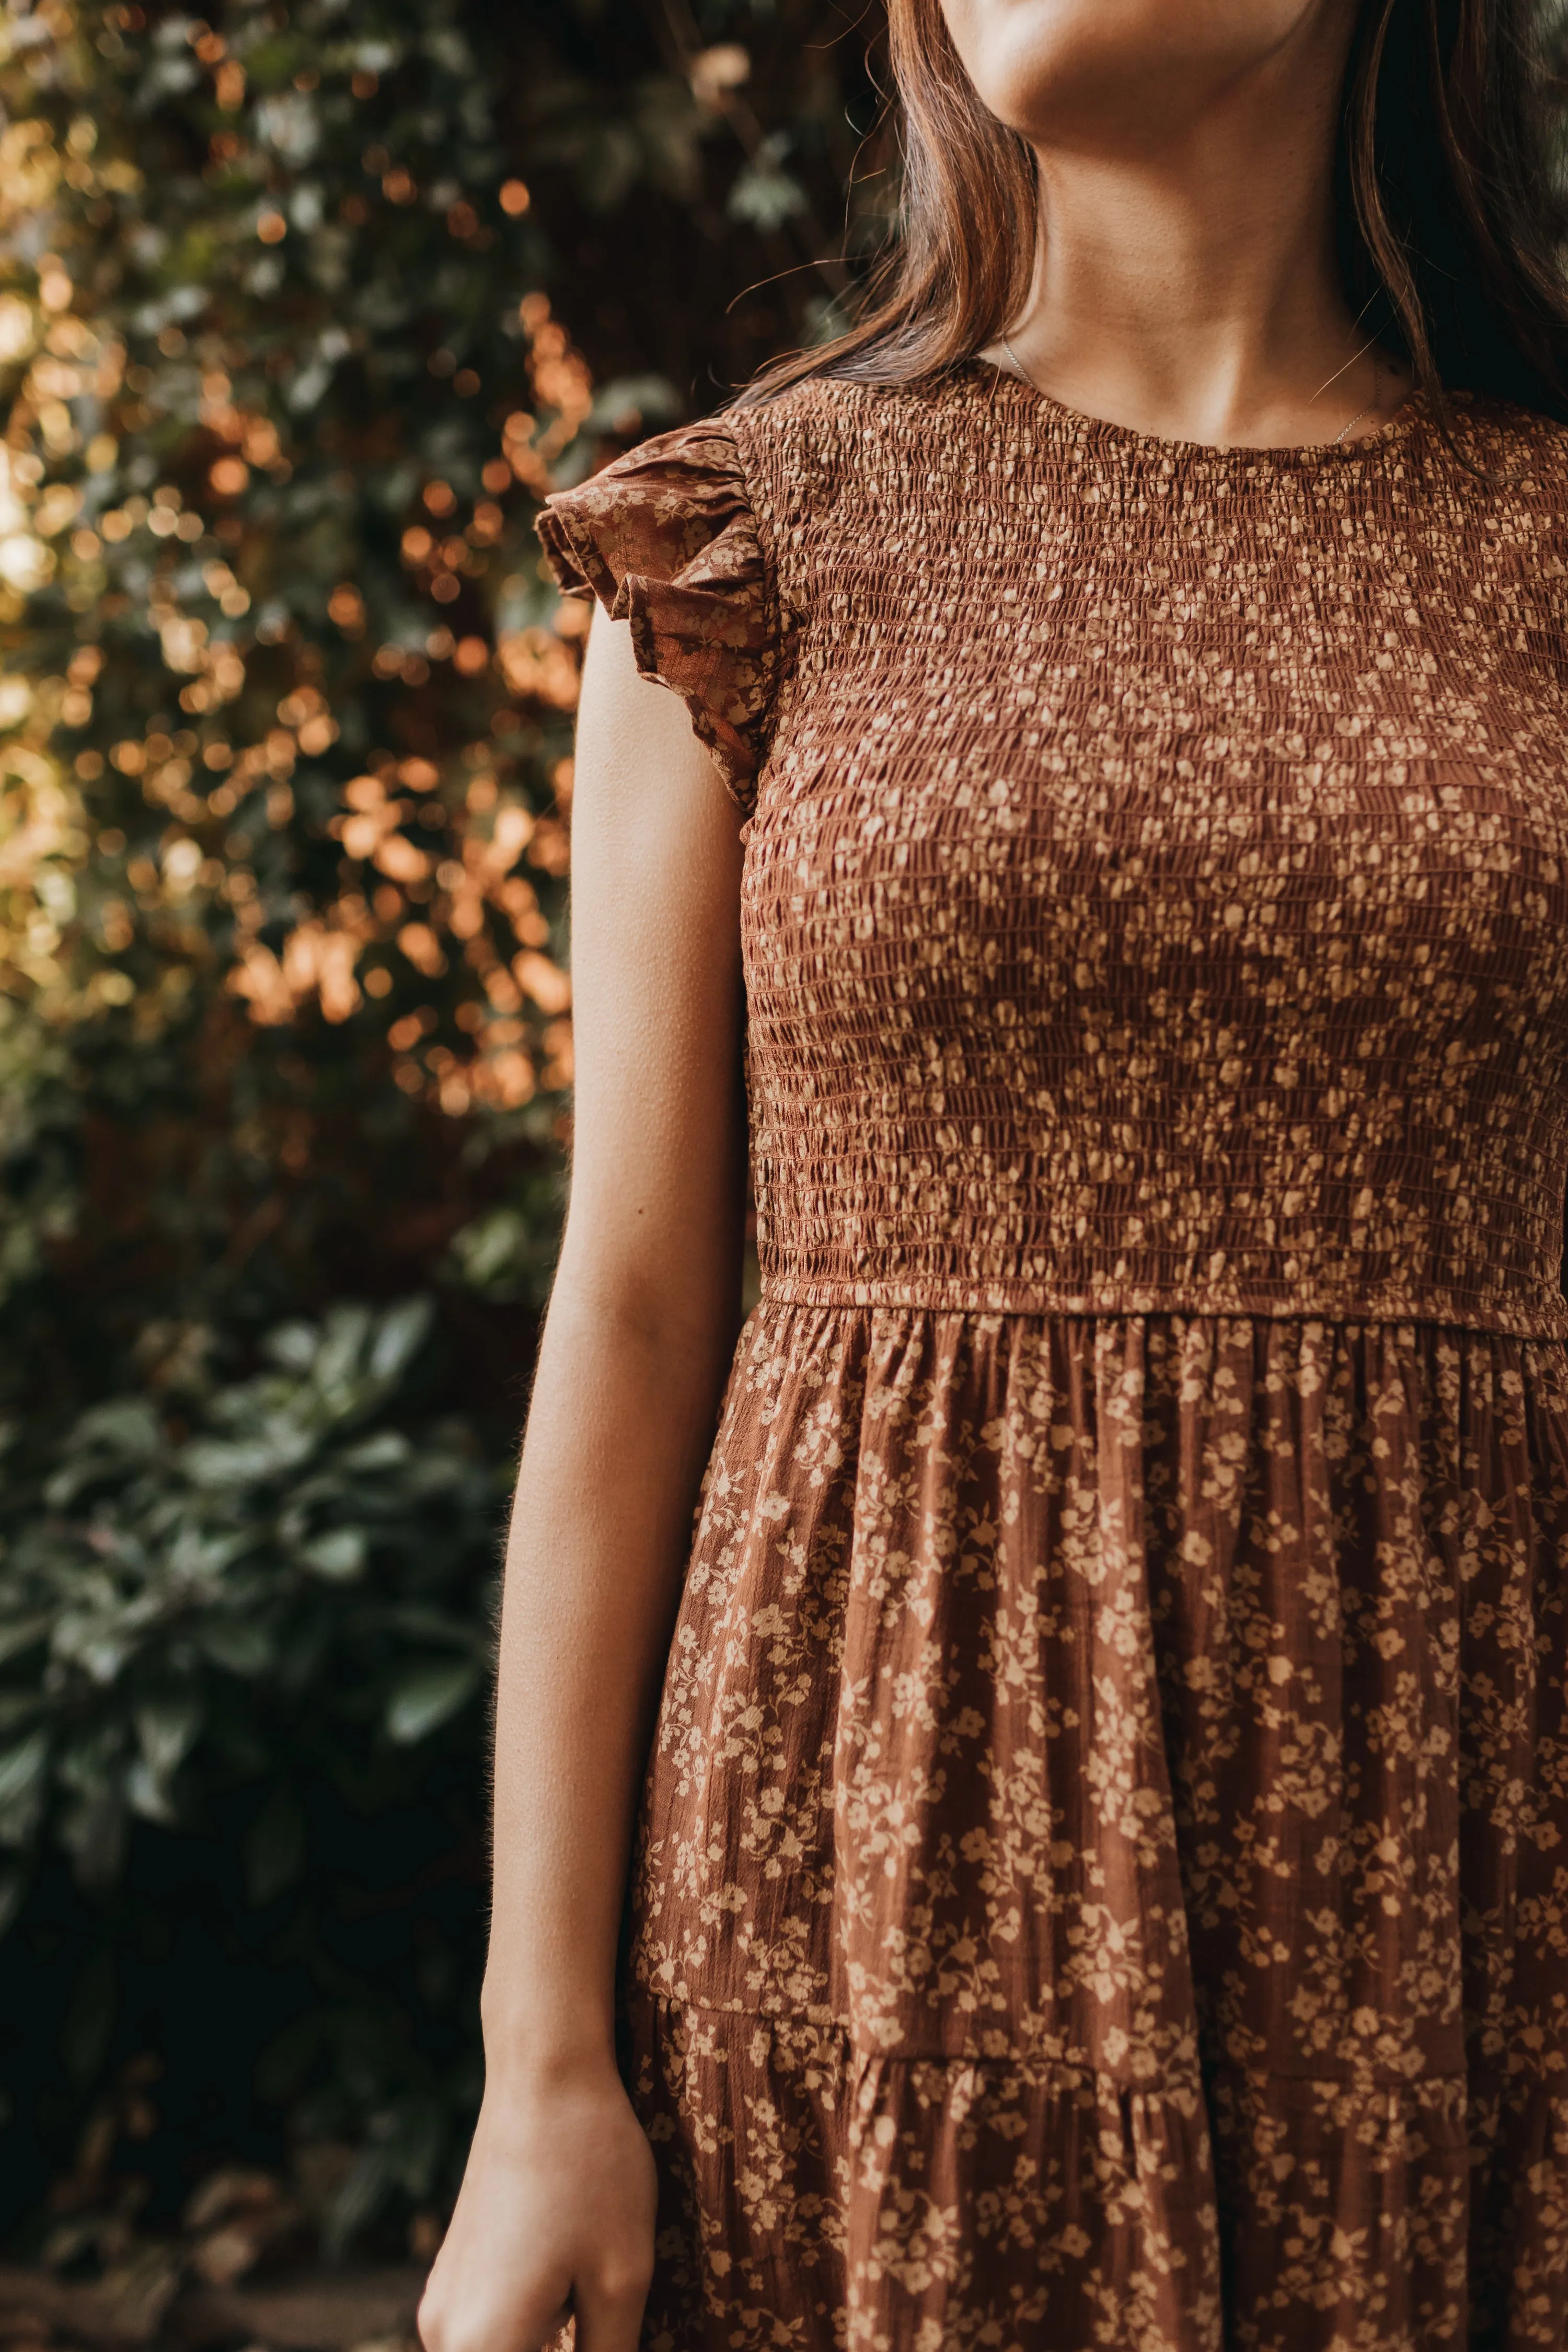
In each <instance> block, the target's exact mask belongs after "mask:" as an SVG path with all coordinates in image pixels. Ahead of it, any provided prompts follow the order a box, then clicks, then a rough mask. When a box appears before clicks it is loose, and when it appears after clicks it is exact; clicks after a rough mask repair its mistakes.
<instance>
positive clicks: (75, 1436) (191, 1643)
mask: <svg viewBox="0 0 1568 2352" xmlns="http://www.w3.org/2000/svg"><path fill="white" fill-rule="evenodd" d="M428 1321H429V1311H428V1308H427V1307H426V1305H425V1304H424V1303H423V1302H414V1303H410V1304H405V1305H403V1306H401V1307H394V1308H391V1309H388V1310H386V1311H385V1312H384V1313H382V1314H380V1315H372V1314H370V1313H369V1312H367V1311H366V1310H364V1309H363V1308H354V1307H337V1308H335V1309H334V1310H333V1311H332V1312H331V1314H330V1315H329V1316H328V1317H327V1318H326V1319H325V1321H324V1322H323V1323H322V1324H321V1325H312V1324H307V1323H302V1322H296V1323H289V1324H285V1325H284V1326H282V1327H281V1328H279V1329H278V1330H276V1331H274V1332H272V1333H270V1334H269V1335H268V1339H266V1341H265V1342H264V1344H263V1348H262V1351H261V1352H262V1355H263V1358H264V1360H265V1369H264V1370H261V1371H259V1372H258V1373H256V1374H255V1375H254V1376H253V1377H251V1378H250V1379H247V1380H242V1381H234V1382H231V1383H217V1382H215V1383H212V1384H211V1385H209V1384H207V1382H206V1381H205V1379H204V1378H203V1375H202V1368H201V1367H200V1366H199V1365H197V1366H196V1367H195V1375H194V1377H195V1394H194V1396H192V1397H191V1398H189V1399H188V1400H183V1401H182V1402H184V1403H185V1407H186V1410H185V1412H184V1413H183V1414H182V1415H181V1417H180V1418H181V1422H182V1424H183V1428H182V1432H181V1433H178V1434H176V1433H174V1431H172V1430H171V1427H170V1423H169V1418H168V1416H167V1415H165V1414H163V1413H160V1412H158V1411H157V1410H156V1408H155V1407H154V1405H153V1402H152V1401H151V1399H150V1398H149V1397H147V1396H146V1395H145V1394H144V1393H131V1394H127V1395H124V1396H120V1397H115V1398H111V1399H109V1400H106V1401H104V1402H100V1403H99V1404H96V1405H93V1406H92V1407H90V1408H89V1410H88V1411H87V1412H85V1413H83V1414H82V1415H81V1416H80V1417H79V1420H78V1421H77V1422H76V1423H74V1424H73V1425H72V1426H71V1427H70V1428H69V1429H68V1430H67V1431H66V1432H65V1433H64V1434H63V1436H62V1438H61V1440H60V1442H59V1444H58V1451H57V1453H56V1454H55V1456H54V1458H53V1459H52V1460H51V1461H49V1462H47V1464H41V1465H40V1464H36V1463H35V1464H28V1463H20V1462H13V1464H12V1465H10V1466H11V1475H10V1476H9V1477H8V1479H7V1481H6V1483H5V1489H4V1494H3V1503H4V1511H5V1517H4V1522H3V1524H4V1528H5V1536H4V1540H5V1553H4V1561H5V1576H4V1580H3V1582H0V1743H3V1744H0V1847H5V1849H7V1850H9V1851H10V1852H11V1853H14V1854H16V1856H17V1857H18V1858H19V1859H18V1863H17V1864H16V1865H15V1866H14V1868H13V1871H12V1872H11V1874H10V1875H9V1878H8V1881H7V1885H8V1888H10V1889H14V1888H16V1887H17V1886H19V1885H20V1884H21V1883H22V1878H23V1871H24V1868H25V1860H26V1857H27V1856H29V1855H30V1854H31V1853H33V1852H34V1851H35V1850H36V1848H37V1845H38V1843H39V1842H40V1841H41V1840H42V1839H44V1838H46V1837H51V1838H54V1839H56V1840H58V1843H60V1844H61V1845H62V1846H63V1847H64V1848H65V1850H66V1851H67V1852H68V1853H69V1855H70V1857H71V1859H72V1862H73V1863H74V1864H75V1867H76V1869H77V1871H78V1873H79V1875H80V1877H81V1879H82V1881H83V1883H84V1884H85V1885H89V1886H91V1887H101V1886H104V1885H108V1884H110V1883H111V1882H112V1881H113V1880H114V1879H115V1877H116V1876H117V1875H118V1874H119V1871H120V1868H121V1863H122V1859H123V1855H124V1851H125V1838H126V1832H127V1828H128V1826H129V1822H130V1819H131V1817H132V1815H134V1814H140V1815H141V1816H142V1818H143V1819H144V1820H146V1821H149V1822H158V1823H161V1824H163V1826H165V1827H171V1828H172V1827H175V1826H179V1827H185V1828H190V1827H195V1826H199V1825H200V1822H201V1818H202V1809H203V1808H204V1806H210V1804H211V1803H212V1801H214V1800H215V1799H216V1797H217V1796H218V1794H219V1793H220V1792H221V1791H223V1790H226V1789H228V1788H230V1787H232V1786H233V1785H235V1784H237V1783H240V1784H244V1783H252V1782H264V1783H265V1784H266V1785H267V1787H268V1790H270V1791H271V1792H273V1797H274V1801H273V1802H272V1803H271V1804H269V1805H268V1807H267V1808H266V1809H265V1810H264V1811H262V1812H261V1813H260V1814H259V1815H258V1820H257V1824H256V1830H255V1836H254V1840H253V1843H252V1848H251V1852H250V1855H249V1866H250V1877H251V1883H252V1885H253V1888H254V1890H255V1891H256V1893H257V1895H258V1898H259V1899H267V1898H268V1897H269V1896H270V1895H274V1894H276V1893H277V1892H279V1889H280V1888H281V1886H282V1885H285V1884H287V1883H288V1880H289V1876H290V1875H291V1874H292V1872H293V1870H294V1869H296V1868H297V1867H298V1864H299V1860H300V1829H299V1813H298V1807H297V1806H295V1807H294V1808H292V1809H290V1808H289V1806H288V1804H287V1803H280V1802H279V1799H280V1798H281V1797H282V1796H283V1795H284V1793H285V1792H287V1791H288V1790H289V1787H290V1786H291V1784H293V1783H295V1782H297V1781H298V1780H299V1779H300V1776H301V1775H306V1776H310V1775H316V1774H322V1775H325V1776H326V1777H327V1778H328V1779H329V1780H331V1782H332V1783H333V1784H334V1785H336V1786H338V1787H340V1788H342V1789H344V1790H351V1789H356V1788H358V1787H359V1786H360V1784H361V1783H362V1782H363V1780H364V1776H365V1775H366V1774H367V1773H369V1772H373V1771H374V1769H375V1759H376V1757H377V1754H378V1752H379V1751H380V1749H381V1748H382V1747H383V1746H384V1744H385V1743H387V1742H390V1743H392V1744H393V1745H395V1746H398V1747H412V1746H414V1745H415V1744H416V1743H417V1742H418V1741H420V1740H423V1739H425V1738H427V1737H428V1736H429V1735H430V1734H431V1733H432V1732H434V1731H436V1730H437V1729H438V1728H439V1727H441V1726H442V1725H443V1724H445V1723H447V1721H448V1720H449V1719H450V1718H451V1717H453V1716H455V1715H456V1714H457V1713H458V1711H459V1709H461V1708H463V1707H465V1706H469V1705H471V1704H472V1702H473V1701H474V1699H475V1697H476V1696H477V1694H478V1692H479V1688H480V1685H481V1681H482V1678H483V1674H484V1668H485V1664H486V1657H487V1643H486V1641H485V1638H484V1625H485V1622H486V1617H485V1614H484V1612H483V1610H482V1607H481V1605H480V1604H481V1585H480V1580H479V1578H478V1577H477V1576H476V1572H475V1571H476V1563H477V1562H479V1561H480V1560H482V1559H484V1558H485V1555H486V1553H487V1551H489V1550H491V1549H493V1546H494V1539H495V1536H496V1531H497V1528H498V1524H499V1514H500V1506H501V1496H500V1491H499V1486H498V1479H497V1475H496V1470H495V1466H494V1465H491V1464H488V1463H486V1462H484V1461H483V1460H482V1459H479V1458H478V1457H477V1455H476V1450H475V1447H474V1444H473V1442H472V1439H471V1437H470V1436H469V1435H468V1433H467V1432H466V1431H465V1430H464V1429H463V1428H462V1427H461V1425H460V1424H459V1425H458V1426H452V1425H446V1426H442V1425H440V1424H437V1425H435V1426H429V1425H420V1424H418V1423H415V1424H413V1425H412V1426H408V1427H405V1426H402V1425H399V1421H398V1420H397V1419H396V1418H395V1417H394V1416H395V1415H396V1414H397V1413H398V1412H399V1411H400V1409H402V1410H405V1406H406V1400H405V1395H404V1393H403V1390H404V1384H405V1381H406V1378H407V1375H408V1372H409V1368H410V1363H411V1360H412V1359H413V1357H414V1356H415V1354H416V1350H417V1349H418V1347H419V1345H420V1343H421V1341H422V1340H423V1339H424V1338H425V1336H426V1331H427V1327H428ZM14 1434H15V1433H14V1432H13V1435H14ZM0 1899H4V1898H0ZM12 1899H13V1900H14V1896H13V1898H12Z"/></svg>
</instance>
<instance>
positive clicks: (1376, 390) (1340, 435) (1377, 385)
mask: <svg viewBox="0 0 1568 2352" xmlns="http://www.w3.org/2000/svg"><path fill="white" fill-rule="evenodd" d="M1002 348H1003V350H1004V351H1005V352H1006V354H1007V357H1008V358H1009V359H1010V360H1011V361H1012V362H1013V365H1014V366H1015V367H1016V369H1017V371H1018V373H1019V374H1020V375H1021V376H1022V377H1023V379H1024V382H1025V383H1026V384H1027V385H1028V386H1029V388H1030V390H1031V391H1032V392H1037V393H1038V394H1039V395H1040V397H1041V399H1042V400H1049V399H1050V397H1051V394H1049V393H1048V392H1047V391H1046V390H1045V389H1044V388H1043V386H1041V385H1040V384H1037V383H1036V382H1035V379H1034V377H1033V376H1032V375H1031V374H1030V373H1029V371H1028V369H1027V368H1026V366H1025V365H1024V362H1023V361H1022V360H1021V359H1020V358H1019V357H1018V354H1017V352H1016V351H1015V350H1014V349H1013V346H1012V344H1011V343H1010V342H1009V341H1008V340H1007V338H1006V336H1005V335H1004V336H1003V338H1002ZM1382 398H1383V365H1382V362H1381V361H1380V360H1379V358H1378V356H1377V353H1376V352H1375V351H1374V352H1373V355H1372V398H1371V399H1370V400H1369V401H1368V402H1367V404H1366V406H1365V407H1364V408H1358V409H1357V410H1356V413H1355V415H1353V416H1352V417H1349V418H1347V419H1346V421H1345V423H1344V424H1343V425H1341V427H1340V429H1339V431H1338V432H1337V433H1336V434H1335V436H1334V437H1333V440H1332V441H1331V443H1330V445H1329V446H1330V447H1331V448H1334V449H1337V448H1338V447H1339V446H1340V443H1341V442H1342V440H1343V439H1344V437H1345V435H1346V434H1347V433H1350V432H1352V431H1353V430H1354V428H1355V427H1356V426H1357V425H1359V424H1360V423H1361V421H1362V419H1363V417H1365V416H1370V415H1372V414H1373V410H1374V409H1375V408H1376V407H1377V406H1378V404H1379V403H1380V402H1381V401H1382ZM1221 446H1228V445H1221Z"/></svg>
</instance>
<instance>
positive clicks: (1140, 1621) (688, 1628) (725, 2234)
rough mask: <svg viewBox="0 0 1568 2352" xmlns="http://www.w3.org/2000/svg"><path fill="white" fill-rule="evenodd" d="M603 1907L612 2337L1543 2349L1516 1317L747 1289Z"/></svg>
mask: <svg viewBox="0 0 1568 2352" xmlns="http://www.w3.org/2000/svg"><path fill="white" fill-rule="evenodd" d="M629 1931H630V1932H629V1942H628V1952H627V1959H626V1967H625V1969H624V1972H623V1985H622V2000H623V2010H622V2032H623V2037H624V2039H623V2063H624V2066H625V2069H626V2079H627V2083H628V2086H629V2088H630V2090H631V2093H632V2096H633V2099H634V2103H635V2105H636V2106H637V2111H638V2114H639V2116H640V2117H641V2119H642V2121H643V2123H644V2126H645V2127H646V2129H647V2133H648V2136H649V2138H650V2140H651V2142H652V2144H653V2147H654V2150H655V2153H656V2156H657V2158H658V2166H659V2172H660V2179H661V2195H660V2210H659V2217H658V2254H657V2274H656V2279H655V2284H654V2286H653V2290H652V2293H651V2294H650V2297H649V2301H648V2305H647V2316H646V2319H645V2323H644V2331H643V2344H644V2347H645V2352H764V2347H766V2352H838V2348H839V2347H844V2352H850V2347H866V2352H948V2347H954V2352H956V2347H963V2352H970V2347H973V2352H1091V2347H1106V2352H1221V2347H1224V2348H1225V2352H1232V2347H1246V2352H1394V2347H1399V2352H1414V2347H1420V2352H1426V2347H1439V2346H1441V2347H1449V2352H1481V2347H1486V2352H1491V2347H1499V2352H1525V2347H1563V2346H1564V2345H1568V1349H1565V1348H1564V1347H1563V1344H1562V1343H1560V1342H1556V1341H1537V1340H1531V1339H1518V1338H1512V1337H1509V1336H1505V1335H1500V1334H1496V1333H1491V1332H1487V1331H1480V1330H1470V1329H1458V1328H1447V1327H1442V1326H1436V1325H1431V1324H1423V1323H1400V1324H1372V1323H1369V1324H1361V1325H1357V1324H1348V1323H1347V1324H1334V1323H1328V1322H1323V1321H1315V1320H1310V1319H1292V1318H1263V1317H1256V1316H1253V1317H1248V1316H1218V1317H1216V1316H1196V1315H1184V1314H1180V1313H1160V1314H1149V1315H1127V1316H1119V1317H1098V1318H1096V1317H1074V1316H1041V1317H1031V1316H1020V1315H1005V1316H1000V1315H979V1314H970V1315H966V1314H959V1313H947V1312H921V1311H912V1310H909V1309H905V1308H899V1309H886V1310H884V1309H878V1308H853V1309H827V1308H821V1307H804V1306H796V1305H792V1304H790V1303H789V1302H787V1301H779V1300H767V1299H765V1300H764V1301H763V1305H762V1306H761V1307H759V1308H757V1309H756V1310H755V1312H754V1313H753V1315H752V1318H751V1319H750V1321H749V1322H748V1324H747V1327H746V1329H745V1331H744V1332H743V1334H742V1339H741V1343H740V1347H739V1349H738V1351H737V1356H736V1360H735V1364H734V1367H733V1370H732V1374H731V1381H730V1386H729V1390H728V1393H727V1397H726V1401H725V1406H724V1412H723V1416H722V1422H721V1429H720V1432H719V1435H718V1439H717V1443H716V1444H715V1447H714V1450H713V1454H712V1457H711V1460H710V1466H709V1471H708V1475H707V1479H706V1482H705V1486H704V1490H703V1496H702V1501H701V1505H700V1512H699V1516H698V1524H697V1528H696V1534H695V1540H694V1544H693V1549H692V1554H691V1559H690V1563H689V1572H688V1576H687V1580H686V1584H685V1590H684V1594H683V1599H682V1602H681V1607H680V1613H679V1622H678V1625H677V1628H676V1633H675V1637H674V1641H673V1643H672V1646H671V1653H670V1659H669V1664H668V1675H667V1679H666V1685H665V1690H664V1695H663V1701H662V1706H661V1709H660V1715H659V1720H658V1733H657V1737H656V1740H655V1745H654V1749H653V1753H652V1757H651V1760H650V1765H649V1770H648V1776H647V1786H646V1790H645V1792H644V1799H643V1804H642V1809H641V1815H640V1824H639V1834H638V1845H637V1862H636V1866H635V1874H634V1885H633V1900H632V1904H631V1906H630V1912H629Z"/></svg>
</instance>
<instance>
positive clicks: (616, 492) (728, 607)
mask: <svg viewBox="0 0 1568 2352" xmlns="http://www.w3.org/2000/svg"><path fill="white" fill-rule="evenodd" d="M537 528H538V531H539V536H540V538H541V540H542V542H543V546H544V552H545V557H546V560H547V562H549V565H550V569H551V572H552V575H553V577H554V579H555V582H556V584H557V586H558V587H559V588H560V589H561V590H562V592H563V594H565V595H568V596H597V597H598V599H599V600H600V602H601V603H602V604H604V606H605V609H606V611H607V612H608V613H609V614H611V615H612V617H613V618H614V619H616V620H617V621H619V620H629V621H630V623H631V629H632V643H633V646H634V647H635V649H636V653H637V667H638V669H639V670H641V672H642V674H643V676H644V677H650V678H656V679H657V680H658V682H659V684H660V685H662V686H668V687H670V688H673V689H674V691H675V692H676V693H677V694H679V696H680V697H681V698H682V699H683V700H684V701H685V702H686V704H687V707H688V708H689V710H690V712H691V719H692V725H693V727H694V728H695V730H696V731H697V733H698V735H699V736H700V738H701V740H702V741H703V742H705V743H706V744H707V745H708V747H709V749H710V751H712V753H713V756H714V758H715V759H716V761H718V763H719V766H720V768H721V772H722V773H723V776H724V780H725V782H726V784H727V785H728V787H729V789H730V791H731V793H732V795H733V796H734V798H735V799H736V800H737V801H738V802H739V803H741V805H742V808H749V807H750V806H751V803H752V790H753V783H754V779H755V776H756V772H757V769H758V767H759V766H760V764H761V761H762V757H763V743H764V739H765V733H766V727H767V719H768V714H769V711H770V709H771V706H772V702H773V686H774V677H775V673H776V669H777V659H778V655H777V623H776V618H775V614H774V610H773V595H772V589H771V583H770V580H769V574H768V567H767V563H766V561H765V559H764V557H763V551H762V548H761V546H760V544H759V542H758V539H757V533H756V528H755V524H754V522H753V520H752V510H751V507H750V504H749V502H748V499H747V496H746V489H745V483H744V478H743V476H742V470H741V465H740V459H739V457H738V454H737V451H736V447H735V443H734V440H733V438H732V437H731V435H730V434H728V433H727V432H726V431H725V430H724V428H723V426H722V425H718V424H705V425H684V426H681V427H680V428H679V429H678V430H677V431H675V432H673V433H665V434H660V435H659V436H658V438H657V439H655V440H652V441H648V442H647V443H645V444H644V445H643V446H642V447H641V448H638V449H634V450H633V451H631V453H630V454H629V455H628V456H626V457H621V458H618V459H617V460H616V463H615V464H614V465H611V466H607V467H605V470H604V471H603V472H602V473H600V474H595V476H594V477H593V478H592V479H591V480H589V481H587V482H584V484H583V485H582V486H581V488H578V489H575V490H570V491H565V492H562V493H560V494H558V495H557V496H556V497H554V498H552V499H550V500H548V502H547V503H546V505H545V507H544V509H543V511H542V513H541V515H540V516H539V518H538V525H537Z"/></svg>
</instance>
